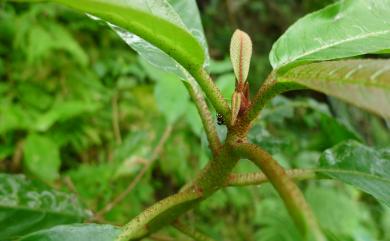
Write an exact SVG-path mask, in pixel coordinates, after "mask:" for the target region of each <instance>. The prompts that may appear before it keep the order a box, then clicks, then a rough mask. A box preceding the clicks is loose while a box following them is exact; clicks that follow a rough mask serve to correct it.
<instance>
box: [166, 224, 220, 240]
mask: <svg viewBox="0 0 390 241" xmlns="http://www.w3.org/2000/svg"><path fill="white" fill-rule="evenodd" d="M173 227H175V228H176V229H177V230H178V231H180V232H182V233H183V234H185V235H187V236H188V237H191V238H193V239H194V240H196V241H215V240H214V239H212V238H210V237H208V236H206V235H205V234H203V233H201V232H199V231H197V230H196V229H195V228H192V227H189V226H186V225H184V224H183V223H181V222H179V221H176V222H175V223H174V224H173Z"/></svg>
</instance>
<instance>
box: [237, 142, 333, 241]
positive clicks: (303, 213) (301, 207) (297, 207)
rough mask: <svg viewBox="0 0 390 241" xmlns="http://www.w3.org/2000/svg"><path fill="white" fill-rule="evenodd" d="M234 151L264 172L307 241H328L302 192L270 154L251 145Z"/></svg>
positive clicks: (244, 145)
mask: <svg viewBox="0 0 390 241" xmlns="http://www.w3.org/2000/svg"><path fill="white" fill-rule="evenodd" d="M233 150H234V151H235V152H236V153H237V154H239V155H241V156H242V157H243V158H247V159H249V160H251V161H252V162H253V163H254V164H255V165H257V166H258V167H259V168H260V169H261V170H262V171H263V172H264V174H265V175H266V176H267V178H268V179H269V181H270V182H271V183H272V185H273V186H274V187H275V189H276V190H277V191H278V193H279V195H280V196H281V198H282V200H283V201H284V204H285V205H286V207H287V210H288V212H289V213H290V215H291V217H292V218H293V220H294V222H295V223H296V225H297V226H298V228H299V230H300V231H301V233H302V234H303V236H304V238H305V240H307V241H325V240H326V238H325V236H324V235H323V234H322V232H321V229H320V227H319V225H318V223H317V221H316V219H315V217H314V215H313V213H312V211H311V209H310V207H309V205H308V204H307V203H306V200H305V198H304V197H303V194H302V192H301V191H300V190H299V188H298V187H297V186H296V184H295V183H294V182H293V181H292V180H291V179H290V177H289V176H288V175H287V174H286V172H285V171H284V169H283V168H282V167H281V166H280V165H279V164H278V163H277V162H276V161H275V160H274V159H273V158H272V156H271V155H270V154H268V153H267V152H265V151H264V150H263V149H261V148H259V147H258V146H256V145H253V144H249V143H243V144H236V145H235V146H233Z"/></svg>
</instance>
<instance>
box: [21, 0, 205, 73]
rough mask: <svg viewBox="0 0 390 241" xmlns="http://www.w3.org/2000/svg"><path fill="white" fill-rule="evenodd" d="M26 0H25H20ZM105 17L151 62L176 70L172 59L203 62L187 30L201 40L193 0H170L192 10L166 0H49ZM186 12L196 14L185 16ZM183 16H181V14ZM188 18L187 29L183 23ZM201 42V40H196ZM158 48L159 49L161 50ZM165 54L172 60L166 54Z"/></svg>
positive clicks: (202, 52) (197, 65) (202, 54)
mask: <svg viewBox="0 0 390 241" xmlns="http://www.w3.org/2000/svg"><path fill="white" fill-rule="evenodd" d="M20 1H28V0H20ZM30 1H31V0H30ZM52 2H58V3H62V4H64V5H67V6H69V7H72V8H74V9H77V10H79V11H82V12H85V13H88V14H90V15H91V16H95V17H97V18H100V19H103V20H105V21H107V22H108V23H109V24H110V25H111V26H112V27H113V28H114V29H115V30H116V31H117V32H118V34H119V35H120V36H121V37H122V38H123V39H124V40H125V41H126V42H127V43H128V44H129V45H130V46H131V47H132V48H134V49H135V50H136V51H137V52H139V53H140V54H141V55H142V56H144V57H145V58H146V59H148V60H149V61H150V62H152V63H154V64H155V65H157V66H159V67H162V68H164V69H165V70H171V71H174V72H176V73H178V72H180V71H179V70H178V69H181V67H179V66H178V65H177V64H176V63H175V61H177V62H178V63H179V64H181V65H182V66H183V67H184V68H186V69H196V68H200V67H201V66H203V64H204V62H205V48H203V47H202V45H201V44H200V43H199V41H198V40H197V39H196V38H195V37H194V36H193V35H192V34H191V32H198V34H197V35H196V36H198V37H199V39H203V40H204V35H203V31H202V29H201V26H200V25H198V24H196V23H200V21H199V15H198V14H196V12H197V11H198V10H197V9H194V7H195V6H196V5H195V3H194V2H193V1H178V0H177V1H172V3H173V4H174V6H177V8H178V9H179V8H181V7H182V5H181V4H186V6H187V7H192V8H193V9H192V11H186V12H182V13H181V15H179V14H178V13H176V11H175V9H174V8H173V7H172V6H171V5H170V4H169V3H168V1H167V0H146V1H145V0H133V1H120V0H114V1H113V0H81V1H76V0H52ZM188 13H193V14H195V16H196V18H195V19H194V18H192V20H191V17H187V16H188V15H187V14H188ZM184 15H185V16H186V18H185V19H186V20H185V21H184V20H182V19H181V17H182V16H184ZM183 21H184V22H186V23H187V24H188V23H189V22H190V21H194V22H192V24H191V26H189V27H190V28H191V29H190V30H189V29H188V28H187V27H186V24H184V23H183ZM200 42H202V44H203V45H204V46H205V41H200ZM161 50H162V51H161ZM167 55H169V56H170V57H172V58H173V59H175V61H172V60H171V59H170V58H168V57H167Z"/></svg>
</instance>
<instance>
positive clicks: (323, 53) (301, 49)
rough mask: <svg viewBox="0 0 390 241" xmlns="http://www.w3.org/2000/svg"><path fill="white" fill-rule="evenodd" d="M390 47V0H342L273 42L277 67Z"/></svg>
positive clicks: (301, 21) (291, 28) (273, 55)
mask: <svg viewBox="0 0 390 241" xmlns="http://www.w3.org/2000/svg"><path fill="white" fill-rule="evenodd" d="M389 48H390V0H343V1H339V2H337V3H335V4H332V5H330V6H328V7H326V8H324V9H322V10H319V11H317V12H314V13H312V14H309V15H307V16H305V17H304V18H302V19H300V20H299V21H298V22H296V23H295V24H294V25H292V26H291V27H290V28H289V29H288V30H287V32H286V33H285V34H284V35H283V36H282V37H281V38H280V39H279V40H278V41H277V42H276V43H275V44H274V46H273V48H272V51H271V53H270V61H271V64H272V66H273V67H274V68H275V69H278V68H280V67H282V66H286V65H289V64H297V63H299V62H310V61H321V60H330V59H337V58H345V57H351V56H357V55H362V54H367V53H376V52H379V51H382V50H386V49H389Z"/></svg>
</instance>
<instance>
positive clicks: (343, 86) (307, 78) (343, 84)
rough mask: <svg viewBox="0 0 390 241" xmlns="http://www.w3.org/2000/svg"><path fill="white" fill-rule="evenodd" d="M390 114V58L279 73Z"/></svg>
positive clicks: (322, 64) (316, 65)
mask: <svg viewBox="0 0 390 241" xmlns="http://www.w3.org/2000/svg"><path fill="white" fill-rule="evenodd" d="M278 78H279V79H278V81H281V82H283V81H291V82H296V83H299V84H302V85H304V86H306V87H308V88H310V89H314V90H317V91H319V92H323V93H325V94H327V95H331V96H335V97H338V98H340V99H342V100H344V101H346V102H349V103H351V104H354V105H356V106H359V107H361V108H363V109H366V110H368V111H371V112H373V113H376V114H378V115H380V116H382V117H385V118H390V104H389V103H390V60H379V59H378V60H372V59H364V60H345V61H328V62H320V63H312V64H306V65H301V66H298V67H295V68H293V69H290V70H289V71H287V72H286V73H284V74H283V75H281V76H279V77H278Z"/></svg>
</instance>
